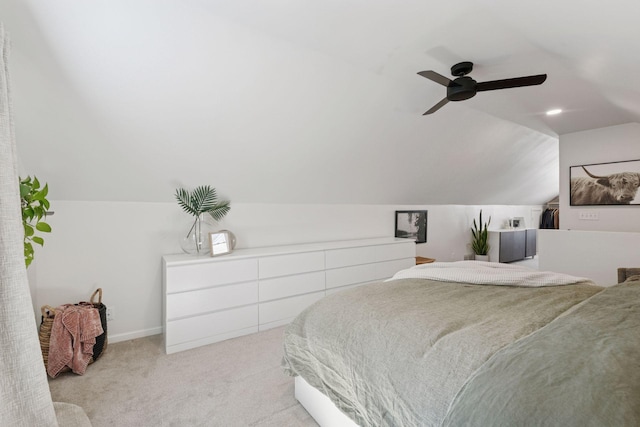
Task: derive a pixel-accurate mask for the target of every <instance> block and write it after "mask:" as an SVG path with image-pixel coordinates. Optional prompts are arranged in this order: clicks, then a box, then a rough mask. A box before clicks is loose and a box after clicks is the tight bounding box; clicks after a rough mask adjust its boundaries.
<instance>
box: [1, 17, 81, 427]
mask: <svg viewBox="0 0 640 427" xmlns="http://www.w3.org/2000/svg"><path fill="white" fill-rule="evenodd" d="M0 51H1V53H2V56H1V57H0V426H2V427H5V426H7V427H8V426H11V427H13V426H16V427H21V426H25V427H33V426H38V427H40V426H42V427H47V426H58V425H60V426H74V427H75V426H90V425H91V424H90V422H89V419H88V418H87V416H86V414H85V413H84V411H82V409H81V408H80V407H78V406H76V405H71V404H67V403H53V402H52V401H51V393H50V392H49V384H48V383H47V374H46V372H45V369H44V363H43V362H42V354H41V352H40V342H39V339H38V332H37V325H36V322H35V319H34V317H33V309H32V305H31V293H30V292H29V283H28V281H27V270H26V267H25V263H24V253H23V236H24V230H23V228H22V215H21V211H20V191H19V185H18V171H17V153H16V144H15V138H14V130H13V121H12V115H11V92H10V82H9V70H8V64H7V62H8V56H9V40H8V37H7V35H6V33H5V30H4V26H3V25H2V23H0ZM56 416H57V417H56ZM58 422H59V424H58Z"/></svg>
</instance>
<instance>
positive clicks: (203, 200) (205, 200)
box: [175, 185, 231, 254]
mask: <svg viewBox="0 0 640 427" xmlns="http://www.w3.org/2000/svg"><path fill="white" fill-rule="evenodd" d="M175 196H176V200H177V201H178V204H179V205H180V207H182V209H183V210H184V211H185V212H187V213H189V214H191V215H193V216H194V220H193V223H192V225H191V228H190V229H189V231H188V233H187V234H186V236H185V237H184V238H183V239H182V242H181V247H182V250H183V251H185V252H186V253H190V254H201V253H204V252H205V250H206V247H207V241H206V239H207V237H208V236H207V233H206V232H205V230H203V222H204V221H205V215H207V214H208V215H209V216H210V217H211V218H213V219H214V220H215V221H220V220H221V219H222V218H224V216H225V215H226V214H227V213H228V212H229V210H230V209H231V206H230V202H229V201H227V200H223V201H221V202H218V196H217V194H216V189H215V188H212V187H210V186H208V185H201V186H199V187H196V188H195V189H194V190H193V191H191V192H189V191H187V190H185V189H184V188H178V189H177V190H176V194H175Z"/></svg>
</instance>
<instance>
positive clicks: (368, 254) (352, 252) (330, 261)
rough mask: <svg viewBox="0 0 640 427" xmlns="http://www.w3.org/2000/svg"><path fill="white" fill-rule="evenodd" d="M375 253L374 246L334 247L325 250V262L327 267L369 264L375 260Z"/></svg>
mask: <svg viewBox="0 0 640 427" xmlns="http://www.w3.org/2000/svg"><path fill="white" fill-rule="evenodd" d="M376 254H377V248H376V247H375V246H362V247H359V248H347V249H334V250H330V251H327V252H326V257H327V260H326V264H327V268H339V267H346V266H350V265H359V264H369V263H372V262H375V261H376V259H377V257H376Z"/></svg>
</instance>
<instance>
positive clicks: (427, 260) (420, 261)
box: [416, 256, 436, 265]
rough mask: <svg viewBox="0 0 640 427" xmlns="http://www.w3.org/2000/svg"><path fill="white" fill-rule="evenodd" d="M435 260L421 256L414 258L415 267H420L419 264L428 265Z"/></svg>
mask: <svg viewBox="0 0 640 427" xmlns="http://www.w3.org/2000/svg"><path fill="white" fill-rule="evenodd" d="M435 261H436V260H435V259H433V258H425V257H422V256H417V257H416V265H420V264H429V263H432V262H435Z"/></svg>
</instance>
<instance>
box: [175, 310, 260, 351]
mask: <svg viewBox="0 0 640 427" xmlns="http://www.w3.org/2000/svg"><path fill="white" fill-rule="evenodd" d="M251 327H255V330H256V331H257V330H258V305H257V304H256V305H251V306H247V307H240V308H235V309H232V310H224V311H218V312H216V313H210V314H204V315H202V316H195V317H189V318H186V319H180V320H173V321H169V322H167V327H166V331H165V333H166V337H165V339H166V345H167V347H168V346H173V345H177V344H181V343H185V342H189V341H197V340H201V339H205V338H208V337H215V336H216V335H222V334H226V333H228V332H231V331H234V330H239V329H246V328H251Z"/></svg>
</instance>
